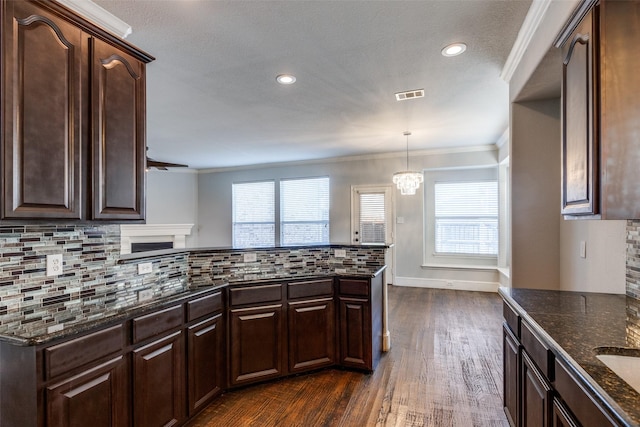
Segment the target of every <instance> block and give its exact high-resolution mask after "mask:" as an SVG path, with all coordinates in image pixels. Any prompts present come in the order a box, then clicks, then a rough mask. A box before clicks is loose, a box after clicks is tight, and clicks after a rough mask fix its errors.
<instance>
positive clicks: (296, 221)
mask: <svg viewBox="0 0 640 427" xmlns="http://www.w3.org/2000/svg"><path fill="white" fill-rule="evenodd" d="M317 243H329V178H328V177H321V178H303V179H287V180H282V181H280V244H281V245H283V246H287V245H289V246H291V245H304V244H317Z"/></svg>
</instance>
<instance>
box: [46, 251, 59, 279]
mask: <svg viewBox="0 0 640 427" xmlns="http://www.w3.org/2000/svg"><path fill="white" fill-rule="evenodd" d="M62 267H63V263H62V254H51V255H47V276H58V275H60V274H62Z"/></svg>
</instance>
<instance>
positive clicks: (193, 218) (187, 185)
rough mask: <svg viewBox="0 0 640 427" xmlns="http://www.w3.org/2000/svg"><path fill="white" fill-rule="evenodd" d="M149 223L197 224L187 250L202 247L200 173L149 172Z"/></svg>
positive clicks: (188, 171) (189, 237)
mask: <svg viewBox="0 0 640 427" xmlns="http://www.w3.org/2000/svg"><path fill="white" fill-rule="evenodd" d="M147 224H194V227H193V229H192V231H191V236H187V247H197V246H198V227H197V226H198V174H197V172H196V171H192V170H186V171H183V170H175V171H174V170H168V171H158V170H155V169H152V170H150V171H148V172H147Z"/></svg>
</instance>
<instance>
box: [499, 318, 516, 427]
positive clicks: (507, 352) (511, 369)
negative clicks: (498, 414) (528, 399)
mask: <svg viewBox="0 0 640 427" xmlns="http://www.w3.org/2000/svg"><path fill="white" fill-rule="evenodd" d="M502 334H503V342H502V344H503V357H502V360H503V364H504V366H503V368H504V381H503V389H502V390H503V404H504V412H505V415H506V416H507V420H508V421H509V424H510V425H511V426H512V427H518V426H519V425H520V419H519V416H520V409H519V406H520V405H519V401H520V399H519V397H520V396H519V392H520V391H519V388H520V343H519V342H518V339H517V338H516V337H515V336H514V335H513V333H512V332H511V330H510V329H509V326H507V325H506V324H504V325H503V327H502Z"/></svg>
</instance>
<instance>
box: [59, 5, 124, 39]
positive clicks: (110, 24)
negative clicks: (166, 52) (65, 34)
mask: <svg viewBox="0 0 640 427" xmlns="http://www.w3.org/2000/svg"><path fill="white" fill-rule="evenodd" d="M56 2H57V3H60V4H61V5H63V6H66V7H67V8H68V9H71V10H73V11H74V12H76V13H78V14H79V15H81V16H82V17H84V18H85V19H87V20H88V21H91V22H93V23H94V24H96V25H98V26H100V27H102V28H104V29H105V30H107V31H109V32H110V33H112V34H115V35H117V36H118V37H120V38H122V39H125V38H127V36H128V35H130V34H131V33H132V31H133V29H132V28H131V25H129V24H127V23H126V22H124V21H123V20H122V19H120V18H118V17H117V16H115V15H114V14H112V13H111V12H108V11H106V10H105V9H103V8H102V7H100V6H98V5H97V4H95V3H94V2H92V1H91V0H56Z"/></svg>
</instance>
